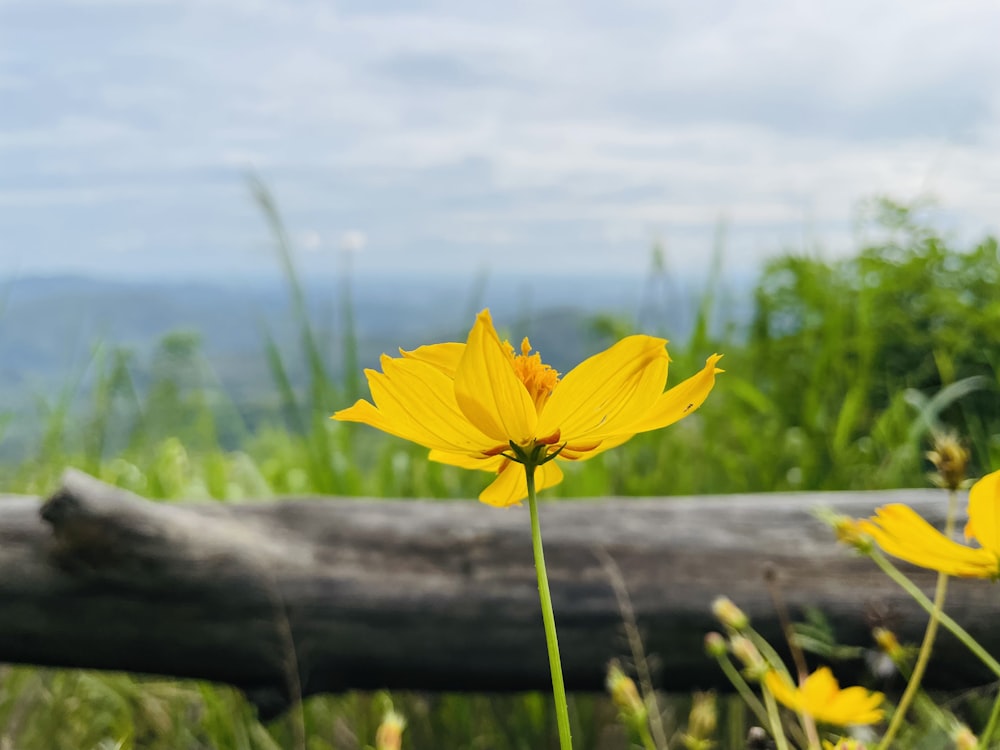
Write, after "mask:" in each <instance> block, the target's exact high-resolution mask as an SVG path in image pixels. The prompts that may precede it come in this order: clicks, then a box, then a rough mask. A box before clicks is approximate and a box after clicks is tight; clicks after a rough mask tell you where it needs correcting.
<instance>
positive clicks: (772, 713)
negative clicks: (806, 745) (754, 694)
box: [764, 688, 812, 750]
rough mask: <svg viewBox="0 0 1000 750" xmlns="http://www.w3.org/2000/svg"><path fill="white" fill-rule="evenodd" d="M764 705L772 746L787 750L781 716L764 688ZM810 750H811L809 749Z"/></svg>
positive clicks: (769, 692)
mask: <svg viewBox="0 0 1000 750" xmlns="http://www.w3.org/2000/svg"><path fill="white" fill-rule="evenodd" d="M764 703H765V704H766V705H767V717H768V720H769V721H768V723H769V724H770V725H771V736H772V737H774V744H775V745H776V746H777V748H778V750H788V740H787V739H786V738H785V730H784V728H783V727H782V726H781V715H780V714H779V713H778V704H777V703H776V702H775V700H774V696H773V695H771V691H770V690H768V689H767V688H764ZM810 750H812V749H811V748H810Z"/></svg>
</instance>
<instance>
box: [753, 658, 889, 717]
mask: <svg viewBox="0 0 1000 750" xmlns="http://www.w3.org/2000/svg"><path fill="white" fill-rule="evenodd" d="M764 684H765V686H766V687H767V689H768V690H770V691H771V695H773V696H774V697H775V699H777V701H778V702H779V703H781V704H783V705H785V706H787V707H788V708H790V709H792V710H793V711H795V712H796V713H802V714H808V715H809V716H811V717H813V718H814V719H815V720H816V721H819V722H822V723H824V724H834V725H836V726H841V727H846V726H851V725H855V724H876V723H878V722H880V721H882V716H883V713H884V712H883V711H882V709H880V708H879V706H880V705H881V704H882V700H883V699H884V698H885V696H884V695H882V693H870V692H868V691H867V690H865V689H864V688H863V687H849V688H844V689H843V690H841V689H840V685H839V684H838V683H837V679H836V678H835V677H834V676H833V672H831V671H830V669H829V668H828V667H821V668H820V669H817V670H816V671H815V672H813V673H812V674H811V675H809V676H808V677H807V678H806V679H805V681H804V682H803V683H802V685H801V686H800V687H795V686H794V685H792V684H791V683H790V682H788V680H787V679H786V678H784V677H782V676H781V675H780V674H778V673H777V672H776V671H774V670H771V671H770V672H768V673H767V674H766V675H765V676H764Z"/></svg>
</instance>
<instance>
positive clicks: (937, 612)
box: [876, 490, 958, 750]
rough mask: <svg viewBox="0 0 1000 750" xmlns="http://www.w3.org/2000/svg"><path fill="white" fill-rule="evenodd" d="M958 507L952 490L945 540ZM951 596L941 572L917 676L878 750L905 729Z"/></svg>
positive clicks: (884, 748)
mask: <svg viewBox="0 0 1000 750" xmlns="http://www.w3.org/2000/svg"><path fill="white" fill-rule="evenodd" d="M957 505H958V496H957V495H956V494H955V491H954V490H952V491H951V492H949V493H948V514H947V515H946V516H945V522H944V533H945V536H951V532H952V530H953V528H954V525H955V510H956V506H957ZM947 593H948V574H947V573H942V572H939V573H938V577H937V585H936V586H935V587H934V609H933V610H932V611H931V613H930V619H929V620H928V621H927V628H926V629H925V630H924V639H923V641H922V642H921V644H920V652H919V653H918V654H917V661H916V664H914V665H913V672H912V673H911V674H910V679H909V681H907V683H906V689H905V690H904V691H903V695H902V697H901V698H900V699H899V703H898V704H897V705H896V710H895V711H894V712H893V714H892V720H891V721H890V722H889V728H888V729H886V730H885V734H884V735H883V736H882V741H881V742H879V744H878V747H877V748H876V750H887V748H888V747H889V746H890V745H891V744H892V741H893V740H894V739H895V738H896V734H897V733H898V732H899V729H900V727H901V726H902V725H903V720H904V719H905V718H906V712H907V711H908V710H909V708H910V704H911V703H913V699H914V698H915V697H916V695H917V692H918V691H919V690H920V682H921V680H923V678H924V672H925V671H926V670H927V663H928V662H929V661H930V658H931V651H932V650H933V648H934V639H935V638H936V637H937V631H938V622H939V621H940V617H941V610H942V609H944V600H945V596H947Z"/></svg>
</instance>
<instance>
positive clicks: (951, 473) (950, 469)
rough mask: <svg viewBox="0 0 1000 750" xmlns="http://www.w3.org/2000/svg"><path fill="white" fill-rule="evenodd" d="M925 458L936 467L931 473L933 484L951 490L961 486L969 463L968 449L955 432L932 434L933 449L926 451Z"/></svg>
mask: <svg viewBox="0 0 1000 750" xmlns="http://www.w3.org/2000/svg"><path fill="white" fill-rule="evenodd" d="M927 458H928V459H929V460H930V462H931V463H932V464H934V468H935V469H936V471H935V472H934V473H933V474H931V481H933V482H934V484H936V485H937V486H938V487H944V488H945V489H949V490H952V491H954V490H957V489H958V488H959V487H961V486H962V482H964V481H965V478H966V469H967V468H968V465H969V451H967V450H966V449H965V446H963V445H962V441H961V440H959V439H958V436H957V435H956V434H955V433H953V432H948V433H945V434H941V435H934V445H933V450H931V451H929V452H928V453H927Z"/></svg>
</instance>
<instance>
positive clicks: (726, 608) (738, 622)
mask: <svg viewBox="0 0 1000 750" xmlns="http://www.w3.org/2000/svg"><path fill="white" fill-rule="evenodd" d="M712 614H713V615H715V617H716V619H717V620H718V621H719V622H721V623H722V624H723V625H725V626H726V627H727V628H729V629H730V630H735V631H736V632H737V633H740V632H742V631H744V630H746V629H747V628H748V627H750V618H749V617H747V615H746V613H745V612H744V611H743V610H742V609H740V608H739V607H737V606H736V605H735V604H733V600H732V599H730V598H729V597H728V596H720V597H717V598H716V600H715V601H714V602H712Z"/></svg>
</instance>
